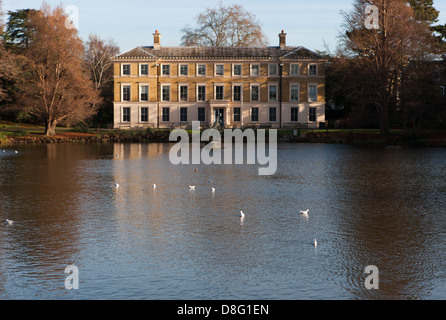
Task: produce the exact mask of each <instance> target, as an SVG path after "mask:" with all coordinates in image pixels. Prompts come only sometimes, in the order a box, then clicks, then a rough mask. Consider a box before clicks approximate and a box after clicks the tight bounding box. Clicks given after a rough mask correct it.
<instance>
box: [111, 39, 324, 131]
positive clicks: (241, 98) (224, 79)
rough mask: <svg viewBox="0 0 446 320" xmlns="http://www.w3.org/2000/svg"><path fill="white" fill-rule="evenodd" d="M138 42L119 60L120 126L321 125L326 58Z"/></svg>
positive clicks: (296, 50)
mask: <svg viewBox="0 0 446 320" xmlns="http://www.w3.org/2000/svg"><path fill="white" fill-rule="evenodd" d="M153 36H154V45H153V46H149V47H137V48H135V49H132V50H130V51H128V52H125V53H123V54H120V55H118V56H116V57H115V58H114V92H115V94H114V127H115V128H119V129H124V128H146V127H149V126H150V127H155V128H172V127H190V125H191V124H192V121H200V122H201V125H202V126H204V127H206V126H211V125H212V124H213V123H214V122H215V121H216V119H217V116H220V120H221V122H222V124H223V125H224V126H225V127H265V128H297V127H310V128H318V127H320V126H321V125H323V124H325V62H326V61H325V60H324V59H322V57H321V56H319V55H318V54H317V53H315V52H313V51H310V50H308V49H306V48H304V47H289V46H287V45H286V34H285V33H284V32H283V31H282V33H280V34H279V46H272V47H256V48H232V47H231V48H228V47H225V48H221V47H163V46H161V41H160V40H161V34H160V33H159V32H158V31H156V32H155V33H154V34H153Z"/></svg>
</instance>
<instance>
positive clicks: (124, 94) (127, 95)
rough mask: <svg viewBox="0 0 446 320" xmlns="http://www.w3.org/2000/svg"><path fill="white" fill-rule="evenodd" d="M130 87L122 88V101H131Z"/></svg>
mask: <svg viewBox="0 0 446 320" xmlns="http://www.w3.org/2000/svg"><path fill="white" fill-rule="evenodd" d="M130 88H131V87H130V86H129V85H125V86H122V101H130Z"/></svg>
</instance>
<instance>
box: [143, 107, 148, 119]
mask: <svg viewBox="0 0 446 320" xmlns="http://www.w3.org/2000/svg"><path fill="white" fill-rule="evenodd" d="M148 121H149V108H147V107H144V108H141V122H148Z"/></svg>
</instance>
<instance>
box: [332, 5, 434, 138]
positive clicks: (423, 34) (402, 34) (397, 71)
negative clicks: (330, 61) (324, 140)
mask: <svg viewBox="0 0 446 320" xmlns="http://www.w3.org/2000/svg"><path fill="white" fill-rule="evenodd" d="M368 5H374V6H375V7H376V8H377V9H378V12H377V13H378V28H377V29H371V30H369V29H367V28H366V27H365V24H364V22H365V21H366V19H367V17H368V16H367V13H366V10H365V9H366V7H367V6H368ZM414 17H415V15H414V10H413V9H412V8H411V6H408V2H407V1H405V0H355V1H354V9H353V10H352V11H351V12H349V13H344V31H345V33H344V35H343V36H342V48H341V49H342V51H341V52H340V55H339V57H340V60H339V61H338V62H337V63H338V65H339V66H340V68H341V69H342V70H346V71H347V72H349V74H350V76H351V79H353V81H349V82H348V84H349V85H350V86H351V88H352V89H353V90H354V92H355V96H356V98H357V99H359V100H358V101H360V103H361V104H363V105H364V106H366V107H375V108H376V111H377V114H378V118H379V124H380V128H381V133H382V134H383V136H388V134H389V112H390V111H391V110H395V107H396V106H398V105H400V104H401V98H402V97H401V92H402V90H401V87H402V85H403V82H402V79H403V76H404V74H405V71H406V70H407V66H408V65H409V63H410V64H412V65H413V62H414V61H420V62H423V61H428V60H429V57H430V56H432V54H433V53H435V52H436V50H435V44H434V42H433V38H432V36H431V35H432V32H431V30H430V29H429V25H428V23H426V22H423V23H420V22H419V21H417V20H416V19H414ZM433 17H434V15H432V16H430V17H427V16H424V18H423V19H432V18H433ZM419 65H420V66H421V65H423V66H424V67H425V68H426V64H423V63H420V64H419ZM412 85H414V83H412ZM343 90H345V87H344V88H343Z"/></svg>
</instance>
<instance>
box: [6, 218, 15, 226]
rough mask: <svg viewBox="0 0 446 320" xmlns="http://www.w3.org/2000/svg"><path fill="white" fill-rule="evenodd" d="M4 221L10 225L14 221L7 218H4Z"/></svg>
mask: <svg viewBox="0 0 446 320" xmlns="http://www.w3.org/2000/svg"><path fill="white" fill-rule="evenodd" d="M6 223H7V224H8V225H12V224H13V223H14V221H12V220H9V219H6Z"/></svg>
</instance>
